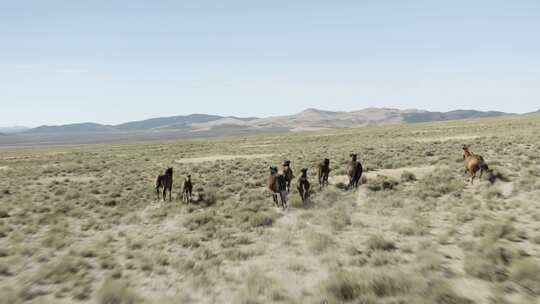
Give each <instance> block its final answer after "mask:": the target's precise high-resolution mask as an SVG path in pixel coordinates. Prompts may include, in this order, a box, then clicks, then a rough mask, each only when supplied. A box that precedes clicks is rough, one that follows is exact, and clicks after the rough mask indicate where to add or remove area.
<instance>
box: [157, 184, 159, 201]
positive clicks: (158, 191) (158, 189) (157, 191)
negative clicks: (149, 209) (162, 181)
mask: <svg viewBox="0 0 540 304" xmlns="http://www.w3.org/2000/svg"><path fill="white" fill-rule="evenodd" d="M156 194H157V199H158V201H159V186H158V187H156Z"/></svg>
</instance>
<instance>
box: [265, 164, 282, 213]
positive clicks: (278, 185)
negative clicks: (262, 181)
mask: <svg viewBox="0 0 540 304" xmlns="http://www.w3.org/2000/svg"><path fill="white" fill-rule="evenodd" d="M266 189H267V190H268V191H269V192H270V193H271V194H272V199H273V200H274V203H275V204H276V207H279V202H278V195H279V197H280V199H281V207H282V208H283V209H285V208H286V207H287V179H286V178H285V175H284V174H283V173H282V172H278V168H277V167H270V176H268V179H267V181H266Z"/></svg>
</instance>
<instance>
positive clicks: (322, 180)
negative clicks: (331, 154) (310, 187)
mask: <svg viewBox="0 0 540 304" xmlns="http://www.w3.org/2000/svg"><path fill="white" fill-rule="evenodd" d="M317 169H318V176H319V189H320V190H322V189H323V188H324V187H326V186H328V176H329V175H330V160H329V159H328V158H325V159H323V161H322V162H320V163H319V164H318V166H317Z"/></svg>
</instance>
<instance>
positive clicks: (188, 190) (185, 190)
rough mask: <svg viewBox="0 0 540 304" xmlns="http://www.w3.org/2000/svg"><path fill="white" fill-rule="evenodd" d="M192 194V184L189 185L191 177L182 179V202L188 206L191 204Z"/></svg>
mask: <svg viewBox="0 0 540 304" xmlns="http://www.w3.org/2000/svg"><path fill="white" fill-rule="evenodd" d="M192 193H193V184H192V183H191V175H188V176H186V178H185V179H184V185H183V187H182V201H184V202H186V203H188V204H189V203H190V202H191V195H192Z"/></svg>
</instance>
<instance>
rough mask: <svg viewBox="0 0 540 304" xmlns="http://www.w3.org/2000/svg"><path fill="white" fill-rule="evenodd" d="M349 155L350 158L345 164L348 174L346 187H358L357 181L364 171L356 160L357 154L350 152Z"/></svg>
mask: <svg viewBox="0 0 540 304" xmlns="http://www.w3.org/2000/svg"><path fill="white" fill-rule="evenodd" d="M350 157H351V160H350V161H349V164H348V165H347V175H348V176H349V185H348V186H347V189H351V188H358V183H360V179H361V178H362V173H363V171H364V168H362V164H361V163H360V162H359V161H358V160H357V158H358V154H354V153H351V154H350Z"/></svg>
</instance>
